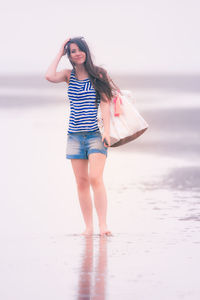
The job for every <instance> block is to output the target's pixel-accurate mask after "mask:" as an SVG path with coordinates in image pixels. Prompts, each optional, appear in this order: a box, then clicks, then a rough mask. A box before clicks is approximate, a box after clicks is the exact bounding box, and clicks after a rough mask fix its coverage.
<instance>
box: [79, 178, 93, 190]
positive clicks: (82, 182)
mask: <svg viewBox="0 0 200 300" xmlns="http://www.w3.org/2000/svg"><path fill="white" fill-rule="evenodd" d="M76 183H77V187H78V189H80V190H84V189H87V188H89V186H90V181H89V178H88V177H79V178H77V180H76Z"/></svg>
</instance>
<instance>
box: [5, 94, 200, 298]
mask: <svg viewBox="0 0 200 300" xmlns="http://www.w3.org/2000/svg"><path fill="white" fill-rule="evenodd" d="M18 92H19V90H18ZM4 93H5V90H4ZM20 93H21V92H19V94H18V95H16V97H18V98H16V99H17V100H16V101H17V103H15V102H13V105H12V103H11V102H10V103H9V104H8V102H7V103H6V101H7V100H8V99H7V100H6V98H4V99H3V100H2V101H1V104H2V105H1V110H0V118H1V125H0V134H1V141H2V143H1V158H0V160H1V195H2V197H1V211H0V237H1V256H0V262H1V272H0V279H1V283H2V284H1V288H0V296H1V298H2V299H4V300H8V299H9V300H10V299H20V300H22V299H27V298H28V299H30V300H31V299H44V298H47V299H60V300H62V299H83V298H84V299H122V298H126V299H130V300H132V299H142V300H147V299H148V300H149V299H156V300H160V299H164V300H165V299H166V300H169V299H170V300H177V299H187V300H197V299H199V293H200V288H199V280H198V278H199V275H200V274H199V258H200V256H199V253H200V236H199V230H200V159H199V153H200V152H199V150H200V142H199V141H200V139H199V128H200V126H199V125H200V119H199V102H198V93H195V94H193V93H190V92H188V93H186V94H185V96H184V97H185V98H184V99H185V102H184V103H185V105H182V103H181V102H180V93H176V92H171V93H170V96H169V93H168V92H165V91H164V90H163V91H162V92H161V91H159V92H157V93H155V89H154V90H151V89H149V90H148V93H146V92H145V91H143V94H142V93H140V90H139V89H138V90H135V94H136V95H137V102H136V104H137V107H138V109H139V111H140V112H141V114H142V115H143V116H144V117H145V119H146V120H147V122H148V123H149V125H150V127H149V129H148V130H147V131H146V133H144V134H143V136H141V137H140V138H138V140H135V141H134V142H131V143H129V144H127V145H124V146H121V147H119V148H113V149H112V148H110V149H109V153H108V159H107V163H106V167H105V172H104V181H105V185H106V188H107V195H108V225H109V228H110V229H111V231H112V232H113V236H111V237H100V236H99V235H98V226H97V225H98V222H97V217H96V213H95V210H94V223H95V224H94V225H95V234H94V236H93V237H87V238H85V237H83V236H81V235H80V233H81V232H82V231H83V228H84V223H83V219H82V216H81V212H80V207H79V203H78V198H77V192H76V184H75V180H74V176H73V173H72V169H71V165H70V161H69V160H66V159H65V149H66V128H67V122H66V117H67V115H68V111H67V106H66V104H65V102H64V101H63V99H61V94H60V91H59V94H58V95H57V97H58V103H55V99H54V101H51V100H50V104H47V103H49V102H48V99H49V98H48V96H43V97H41V98H39V97H38V96H37V95H38V94H37V93H39V91H37V93H36V94H34V95H33V94H32V93H33V91H32V90H31V91H30V90H29V91H26V93H27V94H26V95H21V94H20ZM45 93H47V94H48V95H50V93H51V89H49V90H48V91H46V92H45ZM147 94H148V97H149V99H151V101H150V102H149V101H147V100H146V96H147ZM31 95H32V96H31ZM22 96H23V97H22ZM30 96H31V97H32V98H31V99H32V100H31V101H30V102H29V104H27V103H26V102H25V101H26V97H27V101H29V100H30V99H29V97H30ZM35 97H37V100H36V103H34V98H35ZM140 97H141V101H140ZM52 98H53V97H52ZM52 98H51V99H52ZM12 99H14V98H13V97H12ZM18 99H20V101H19V102H18ZM44 99H45V100H44ZM158 99H163V106H162V103H160V102H159V101H158ZM167 99H168V102H167ZM187 99H190V105H189V104H188V102H187ZM43 100H44V102H43ZM12 101H14V100H12ZM19 103H21V104H20V105H19ZM30 103H31V105H30ZM157 103H159V105H158V106H159V109H158V106H157ZM164 103H165V104H166V103H168V105H167V106H166V105H165V104H164ZM170 103H171V104H170ZM40 104H41V105H40ZM10 287H12V289H11V288H10Z"/></svg>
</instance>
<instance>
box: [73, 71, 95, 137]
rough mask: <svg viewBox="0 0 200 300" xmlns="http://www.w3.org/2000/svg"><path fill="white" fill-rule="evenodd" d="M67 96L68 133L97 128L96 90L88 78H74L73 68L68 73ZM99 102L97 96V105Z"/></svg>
mask: <svg viewBox="0 0 200 300" xmlns="http://www.w3.org/2000/svg"><path fill="white" fill-rule="evenodd" d="M68 98H69V101H70V117H69V126H68V133H73V132H79V131H97V130H99V127H98V122H97V111H98V108H97V107H96V105H95V99H96V91H95V89H94V88H93V86H92V83H91V81H90V79H89V78H86V79H83V80H78V79H76V77H75V72H74V69H73V70H72V71H71V75H70V80H69V85H68ZM99 103H100V98H99V97H98V98H97V106H99Z"/></svg>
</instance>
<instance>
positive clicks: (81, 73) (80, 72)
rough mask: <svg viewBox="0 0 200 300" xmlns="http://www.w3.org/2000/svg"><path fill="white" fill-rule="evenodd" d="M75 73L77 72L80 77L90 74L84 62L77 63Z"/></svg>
mask: <svg viewBox="0 0 200 300" xmlns="http://www.w3.org/2000/svg"><path fill="white" fill-rule="evenodd" d="M75 73H76V76H78V77H85V76H87V75H88V73H87V71H86V69H85V66H84V64H82V65H76V66H75Z"/></svg>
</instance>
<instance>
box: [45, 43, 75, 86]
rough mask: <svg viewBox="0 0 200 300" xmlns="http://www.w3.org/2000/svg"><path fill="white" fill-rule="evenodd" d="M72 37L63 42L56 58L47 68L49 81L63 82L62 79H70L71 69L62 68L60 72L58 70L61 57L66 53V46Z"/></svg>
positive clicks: (46, 76)
mask: <svg viewBox="0 0 200 300" xmlns="http://www.w3.org/2000/svg"><path fill="white" fill-rule="evenodd" d="M69 40H70V39H67V40H65V41H64V43H63V44H62V46H61V48H60V50H59V52H58V54H57V55H56V57H55V59H54V60H53V62H52V63H51V64H50V66H49V68H48V69H47V72H46V74H45V78H46V79H47V80H48V81H51V82H62V81H66V79H68V76H69V74H70V70H67V69H65V70H62V71H60V72H56V70H57V67H58V64H59V62H60V59H61V57H62V56H63V55H64V47H65V45H66V43H67V42H68V41H69Z"/></svg>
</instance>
